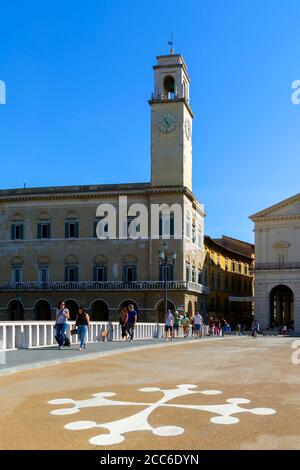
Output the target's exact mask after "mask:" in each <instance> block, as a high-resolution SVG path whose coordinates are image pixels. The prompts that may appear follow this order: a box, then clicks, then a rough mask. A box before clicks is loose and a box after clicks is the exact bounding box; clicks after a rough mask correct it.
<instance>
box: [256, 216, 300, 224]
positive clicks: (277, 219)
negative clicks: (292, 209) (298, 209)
mask: <svg viewBox="0 0 300 470" xmlns="http://www.w3.org/2000/svg"><path fill="white" fill-rule="evenodd" d="M252 220H253V221H254V222H255V223H256V224H258V223H260V222H280V221H291V220H300V214H299V215H277V216H273V217H271V216H269V217H268V216H265V217H258V218H255V219H252Z"/></svg>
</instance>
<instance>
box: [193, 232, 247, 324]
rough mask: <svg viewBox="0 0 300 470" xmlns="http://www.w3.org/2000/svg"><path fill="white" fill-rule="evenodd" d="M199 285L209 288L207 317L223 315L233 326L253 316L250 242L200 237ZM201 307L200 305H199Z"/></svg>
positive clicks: (229, 238)
mask: <svg viewBox="0 0 300 470" xmlns="http://www.w3.org/2000/svg"><path fill="white" fill-rule="evenodd" d="M204 245H205V261H204V267H203V278H202V281H203V284H204V285H205V286H208V287H209V288H210V294H209V296H208V299H207V305H206V306H205V310H206V312H207V314H208V316H212V317H214V318H219V319H221V318H222V317H224V318H225V320H227V321H228V322H229V323H230V324H231V325H232V326H233V327H235V325H236V324H237V323H241V324H242V325H244V326H246V327H249V325H251V322H252V319H253V315H252V312H253V308H252V307H253V285H254V277H253V267H254V266H253V264H254V245H252V244H251V243H247V242H244V241H241V240H237V239H235V238H231V237H227V236H224V235H223V236H222V238H217V239H213V238H211V237H209V236H207V235H206V236H205V237H204ZM203 307H204V306H203Z"/></svg>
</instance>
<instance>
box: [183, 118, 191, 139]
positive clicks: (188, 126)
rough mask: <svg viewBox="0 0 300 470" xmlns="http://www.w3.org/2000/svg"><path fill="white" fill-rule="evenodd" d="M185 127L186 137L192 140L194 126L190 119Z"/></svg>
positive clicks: (186, 121)
mask: <svg viewBox="0 0 300 470" xmlns="http://www.w3.org/2000/svg"><path fill="white" fill-rule="evenodd" d="M184 127H185V135H186V137H187V139H188V140H190V138H191V135H192V126H191V123H190V120H189V119H186V120H185V123H184Z"/></svg>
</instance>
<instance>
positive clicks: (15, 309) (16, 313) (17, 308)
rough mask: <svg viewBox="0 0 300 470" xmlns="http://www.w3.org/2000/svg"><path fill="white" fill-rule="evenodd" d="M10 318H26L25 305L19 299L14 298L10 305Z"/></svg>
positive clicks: (18, 319)
mask: <svg viewBox="0 0 300 470" xmlns="http://www.w3.org/2000/svg"><path fill="white" fill-rule="evenodd" d="M8 320H9V321H23V320H24V307H23V304H22V303H21V302H20V301H19V300H12V301H11V302H10V304H9V306H8Z"/></svg>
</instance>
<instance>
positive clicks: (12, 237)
mask: <svg viewBox="0 0 300 470" xmlns="http://www.w3.org/2000/svg"><path fill="white" fill-rule="evenodd" d="M10 233H11V239H12V240H15V239H16V232H15V226H14V224H12V225H11V232H10Z"/></svg>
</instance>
